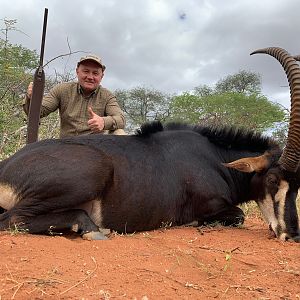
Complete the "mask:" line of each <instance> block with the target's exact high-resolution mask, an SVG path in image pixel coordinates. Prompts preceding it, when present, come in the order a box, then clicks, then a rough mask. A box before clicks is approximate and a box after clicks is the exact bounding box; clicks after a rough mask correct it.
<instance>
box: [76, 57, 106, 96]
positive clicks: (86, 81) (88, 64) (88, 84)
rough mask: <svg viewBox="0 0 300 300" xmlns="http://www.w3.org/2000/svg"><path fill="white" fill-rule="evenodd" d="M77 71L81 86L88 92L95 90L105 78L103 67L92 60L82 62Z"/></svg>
mask: <svg viewBox="0 0 300 300" xmlns="http://www.w3.org/2000/svg"><path fill="white" fill-rule="evenodd" d="M76 73H77V77H78V82H79V84H80V86H81V87H82V89H83V91H84V92H87V93H91V92H92V91H94V90H95V89H96V88H97V87H98V85H99V84H100V82H101V80H102V78H103V72H102V68H101V67H100V66H99V65H98V64H97V63H95V62H93V61H91V60H87V61H84V62H82V63H81V64H80V65H79V67H78V68H77V69H76Z"/></svg>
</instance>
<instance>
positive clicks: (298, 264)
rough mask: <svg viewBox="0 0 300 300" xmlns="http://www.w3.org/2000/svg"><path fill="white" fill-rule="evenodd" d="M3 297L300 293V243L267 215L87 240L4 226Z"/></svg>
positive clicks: (0, 243) (144, 299) (0, 238)
mask: <svg viewBox="0 0 300 300" xmlns="http://www.w3.org/2000/svg"><path fill="white" fill-rule="evenodd" d="M0 253H1V263H0V299H1V300H3V299H22V300H24V299H82V300H83V299H85V300H86V299H105V300H108V299H132V300H133V299H136V300H151V299H243V300H245V299H261V300H262V299H272V300H273V299H300V244H296V243H291V242H285V243H284V242H280V241H278V240H276V239H275V238H274V237H273V236H272V235H271V234H270V232H269V230H268V227H267V225H266V224H265V223H263V222H262V221H261V220H259V219H256V218H252V219H247V220H246V222H245V225H244V226H243V227H242V228H225V227H220V226H218V227H213V228H212V227H211V228H192V227H181V228H172V229H163V230H156V231H149V232H143V233H136V234H133V235H123V236H120V235H113V236H112V237H111V238H110V240H108V241H85V240H82V239H81V238H80V237H75V236H73V235H71V236H67V237H63V236H52V237H51V236H38V235H35V236H34V235H29V234H17V235H12V234H11V233H9V232H2V233H0Z"/></svg>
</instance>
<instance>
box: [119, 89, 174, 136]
mask: <svg viewBox="0 0 300 300" xmlns="http://www.w3.org/2000/svg"><path fill="white" fill-rule="evenodd" d="M115 95H116V97H117V99H118V102H119V104H120V106H121V108H122V109H123V111H124V112H125V114H126V121H127V128H128V130H129V131H133V129H134V128H135V127H137V126H140V125H141V124H142V123H145V122H147V121H152V120H164V119H165V118H166V117H167V116H168V114H169V98H170V97H169V96H168V95H166V94H164V93H162V92H160V91H157V90H154V89H149V88H145V87H136V88H133V89H131V90H116V91H115Z"/></svg>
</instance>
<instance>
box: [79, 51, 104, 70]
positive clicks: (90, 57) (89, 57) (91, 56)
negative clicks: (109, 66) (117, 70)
mask: <svg viewBox="0 0 300 300" xmlns="http://www.w3.org/2000/svg"><path fill="white" fill-rule="evenodd" d="M86 60H92V61H94V62H96V63H97V64H98V65H100V67H101V68H102V70H103V71H104V70H105V69H106V67H105V65H104V64H103V63H102V61H101V58H100V57H99V56H97V55H94V54H88V55H85V56H82V57H81V58H80V60H79V62H78V63H77V67H78V66H79V65H80V64H81V63H82V62H84V61H86Z"/></svg>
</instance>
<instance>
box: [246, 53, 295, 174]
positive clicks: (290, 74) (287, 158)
mask: <svg viewBox="0 0 300 300" xmlns="http://www.w3.org/2000/svg"><path fill="white" fill-rule="evenodd" d="M256 53H264V54H269V55H271V56H273V57H274V58H276V59H277V60H278V61H279V62H280V64H281V66H282V67H283V69H284V71H285V73H286V76H287V79H288V82H289V86H290V94H291V114H290V123H289V130H288V138H287V143H286V146H285V148H284V150H283V152H282V155H281V157H280V159H279V164H280V165H281V166H282V168H284V169H285V170H287V171H290V172H296V171H297V169H298V164H299V160H300V67H299V65H298V63H297V61H296V59H295V58H294V57H293V56H291V55H290V54H289V53H288V52H287V51H286V50H284V49H282V48H278V47H270V48H264V49H259V50H256V51H254V52H252V53H251V54H250V55H252V54H256Z"/></svg>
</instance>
